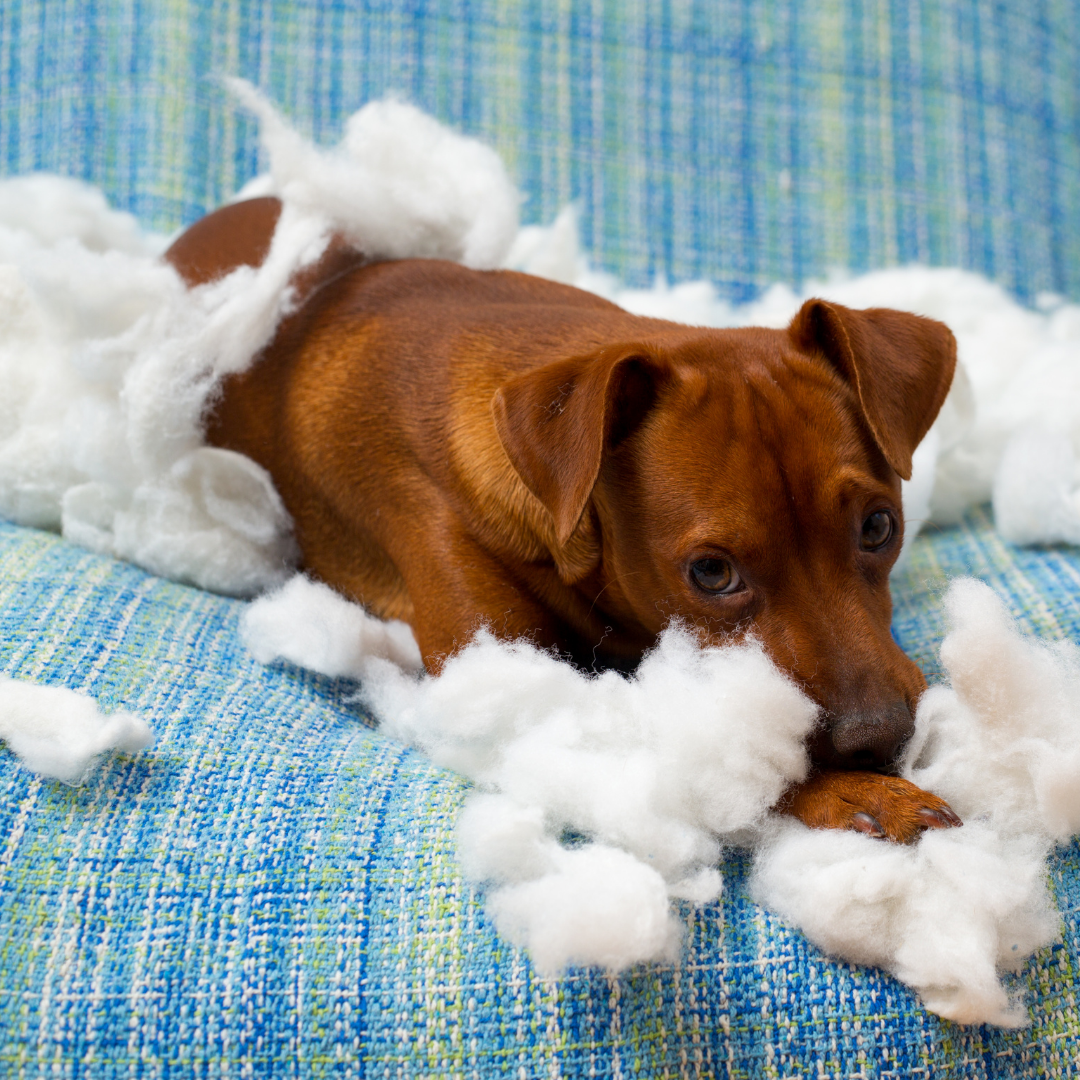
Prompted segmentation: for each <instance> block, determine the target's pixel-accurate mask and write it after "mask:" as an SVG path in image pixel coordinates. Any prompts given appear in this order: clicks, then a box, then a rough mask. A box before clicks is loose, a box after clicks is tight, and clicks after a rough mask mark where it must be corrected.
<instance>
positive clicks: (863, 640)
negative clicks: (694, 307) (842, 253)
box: [493, 300, 956, 768]
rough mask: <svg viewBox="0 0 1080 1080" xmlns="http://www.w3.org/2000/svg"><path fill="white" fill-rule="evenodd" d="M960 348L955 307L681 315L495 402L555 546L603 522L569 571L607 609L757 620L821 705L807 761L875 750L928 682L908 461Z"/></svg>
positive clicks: (637, 616) (904, 730) (870, 757)
mask: <svg viewBox="0 0 1080 1080" xmlns="http://www.w3.org/2000/svg"><path fill="white" fill-rule="evenodd" d="M955 361H956V344H955V341H954V339H953V336H952V334H951V333H950V332H949V330H948V329H947V328H946V327H945V326H943V325H942V324H941V323H937V322H933V321H931V320H929V319H924V318H920V317H918V316H915V315H909V314H905V313H903V312H899V311H892V310H888V309H873V310H867V311H852V310H850V309H847V308H844V307H841V306H840V305H838V304H829V303H825V302H824V301H820V300H810V301H808V302H807V303H806V304H804V305H803V307H802V309H801V310H800V312H799V313H798V315H797V316H796V317H795V319H794V320H793V321H792V323H791V325H790V326H789V327H788V329H787V330H786V331H777V330H765V329H756V328H751V329H738V330H691V329H686V330H678V331H676V330H674V329H672V330H671V331H669V332H660V333H658V334H657V335H656V336H655V337H653V336H651V335H650V336H648V337H646V338H645V339H644V340H641V341H635V342H632V343H623V344H617V345H611V346H608V347H605V348H603V349H601V350H599V351H598V352H596V353H594V354H592V355H590V356H584V357H574V358H570V359H566V360H561V361H558V362H555V363H552V364H548V365H546V366H544V367H542V368H539V369H536V370H533V371H531V372H528V373H526V374H523V375H520V376H517V377H516V378H514V379H513V380H511V381H510V382H509V383H508V384H507V385H505V386H504V387H503V388H502V389H501V390H500V391H499V393H498V394H497V395H496V397H495V400H494V402H493V412H494V416H495V423H496V428H497V430H498V433H499V438H500V440H501V441H502V444H503V447H504V449H505V451H506V453H507V456H508V457H509V458H510V461H511V462H512V464H513V466H514V468H515V469H516V470H517V473H518V474H519V476H520V477H521V479H522V481H523V482H524V483H525V485H526V486H527V487H528V489H529V490H530V491H531V492H532V493H533V494H534V495H535V496H536V497H537V498H538V499H539V500H540V502H541V503H542V504H543V505H544V507H546V509H547V511H548V512H549V513H550V515H551V518H552V520H553V524H554V534H555V537H556V544H557V545H568V544H570V543H571V542H572V540H573V537H574V536H575V534H576V533H580V531H581V530H582V529H586V531H589V530H591V531H592V533H593V535H595V536H596V537H597V540H596V544H595V547H596V561H595V565H594V566H593V567H592V568H580V567H579V568H578V569H577V570H575V571H574V574H573V576H574V577H575V578H576V580H577V583H578V586H579V587H580V588H581V589H583V590H587V591H590V592H594V593H596V594H597V595H596V598H595V599H596V604H597V606H598V608H599V610H601V611H602V612H603V613H604V615H605V617H606V618H607V619H608V620H609V621H613V622H614V623H615V624H616V625H617V626H618V627H620V628H622V629H623V630H627V631H630V632H631V633H638V634H639V635H641V636H646V637H647V636H651V635H655V634H657V633H659V631H660V630H661V629H662V628H663V626H664V625H665V624H666V623H667V622H668V621H669V620H670V619H672V618H673V617H678V618H681V619H683V620H684V621H686V622H688V623H690V624H691V625H693V626H696V627H698V628H699V629H700V631H701V632H702V633H703V634H704V635H706V636H707V638H708V639H709V640H711V641H716V642H724V641H731V640H732V639H737V638H738V637H739V636H742V635H745V634H747V633H752V634H754V635H756V636H757V637H758V638H759V639H760V640H761V641H762V642H763V643H764V645H765V648H766V649H767V651H768V652H769V654H770V656H771V657H772V658H773V660H774V662H775V663H777V664H778V665H779V666H780V667H781V668H783V669H785V670H786V671H788V672H789V673H790V674H791V675H792V676H793V677H794V678H795V679H796V680H797V681H798V682H799V683H800V684H801V685H802V686H803V687H804V688H805V689H806V690H807V691H808V693H809V694H810V695H811V696H812V697H813V698H814V699H815V700H816V701H817V702H818V703H819V705H820V706H821V707H822V710H823V715H824V717H825V724H824V725H823V726H822V728H821V730H820V732H819V733H818V735H817V736H816V737H815V739H814V742H813V745H812V746H811V754H812V756H813V758H814V759H815V760H816V761H817V762H819V763H820V764H827V765H834V766H849V767H860V768H880V767H886V766H888V765H889V764H890V763H891V762H892V761H893V759H894V758H895V756H896V753H897V751H898V749H899V748H900V746H901V745H902V744H903V742H904V741H905V740H906V739H907V737H908V735H909V734H910V733H911V730H912V723H913V721H912V715H913V712H914V708H915V704H916V701H917V699H918V697H919V695H920V694H921V693H922V691H923V689H924V687H925V682H924V679H923V677H922V674H921V673H920V671H919V669H918V668H917V667H916V666H915V664H913V663H912V662H911V661H910V660H909V659H908V658H907V657H906V656H905V655H904V653H903V652H902V651H901V650H900V648H899V647H898V646H897V645H896V643H895V642H894V641H893V638H892V635H891V632H890V620H891V615H892V603H891V598H890V595H889V571H890V570H891V568H892V565H893V563H894V562H895V561H896V557H897V555H898V554H899V552H900V546H901V542H902V539H903V530H904V523H903V514H902V509H901V500H900V479H901V478H904V479H907V478H909V477H910V475H911V458H912V452H913V451H914V449H915V447H916V446H917V445H918V444H919V442H920V441H921V440H922V438H923V436H924V435H925V434H926V432H927V429H928V428H929V427H930V425H931V423H932V422H933V420H934V418H935V416H936V415H937V413H938V410H939V409H940V407H941V404H942V402H943V401H944V399H945V395H946V393H947V392H948V389H949V384H950V382H951V380H952V375H953V370H954V366H955ZM564 576H565V575H564Z"/></svg>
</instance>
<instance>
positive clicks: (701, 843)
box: [244, 578, 817, 972]
mask: <svg viewBox="0 0 1080 1080" xmlns="http://www.w3.org/2000/svg"><path fill="white" fill-rule="evenodd" d="M350 608H351V609H352V612H351V614H350V612H349V610H348V609H350ZM369 621H370V617H369V616H366V615H364V614H363V613H362V612H361V611H360V610H359V609H357V608H355V607H353V606H352V605H348V604H347V603H346V602H345V601H343V600H341V599H340V598H338V597H336V596H334V594H333V593H331V592H330V591H329V590H328V589H325V587H324V586H317V585H315V584H314V583H312V582H310V581H307V580H306V579H303V578H296V579H295V580H294V581H293V582H292V583H290V585H289V586H288V587H287V588H286V589H284V590H282V591H281V592H279V593H277V594H275V595H274V596H271V597H267V598H264V599H262V600H258V601H256V602H255V603H254V604H253V605H252V606H251V609H250V611H249V614H248V615H247V617H246V618H245V620H244V635H245V641H246V643H247V645H248V648H249V649H250V650H251V651H252V653H253V654H254V655H255V656H257V657H259V658H260V659H264V660H265V659H267V658H270V657H272V656H282V657H285V658H288V659H290V660H291V661H292V662H294V663H298V664H301V665H303V666H305V667H310V668H313V669H315V670H320V671H323V672H325V673H326V674H342V673H348V674H352V675H356V676H362V677H363V680H364V681H363V683H362V686H361V689H360V695H361V698H362V700H364V701H365V702H366V703H367V704H368V705H369V706H370V707H371V708H372V709H373V711H374V712H375V713H376V715H377V716H378V717H379V719H380V721H381V724H382V727H383V729H384V730H385V731H387V732H389V733H390V734H393V735H395V736H397V737H398V738H401V739H403V740H405V741H407V742H409V743H411V744H412V745H414V746H417V747H419V748H421V749H422V750H424V752H425V753H426V754H427V755H428V756H429V757H430V758H431V759H432V760H433V761H435V762H436V763H438V764H440V765H444V766H446V767H447V768H451V769H455V770H457V771H458V772H460V773H462V774H463V775H465V776H467V777H469V778H470V779H472V780H474V781H475V782H476V783H477V784H478V785H479V787H480V789H481V793H480V794H477V795H474V796H472V797H471V798H470V799H469V800H468V802H467V803H466V807H465V810H464V812H463V814H462V818H461V822H460V825H459V850H460V854H461V858H462V862H463V865H464V866H465V868H466V870H467V872H468V873H469V874H470V876H471V877H472V878H473V879H474V880H478V881H485V882H488V883H489V890H488V904H489V910H490V912H491V914H492V916H493V918H494V919H495V921H496V924H497V925H498V926H499V927H500V929H502V930H503V931H504V932H505V933H506V934H507V935H508V936H509V937H510V938H511V939H512V940H514V941H517V942H519V943H520V944H522V945H524V946H525V947H526V948H528V949H529V951H530V953H531V954H532V955H533V957H534V959H535V960H536V962H537V963H538V964H539V965H540V967H541V968H542V969H543V970H545V971H551V972H554V971H557V970H561V969H563V968H565V967H566V966H567V965H570V964H599V965H602V966H604V967H607V968H609V969H610V970H620V969H622V968H625V967H628V966H630V965H631V964H635V963H638V962H641V961H645V960H654V961H655V960H664V959H669V958H670V957H671V955H672V949H673V948H675V945H676V944H677V943H678V941H679V940H680V938H679V920H678V918H677V915H676V914H675V913H674V912H673V911H672V909H671V904H670V901H671V899H672V898H686V899H690V900H693V901H695V902H697V903H707V902H708V901H710V900H713V899H715V898H716V896H718V895H719V893H720V889H721V885H722V882H721V878H720V873H719V871H718V870H717V869H716V863H717V861H718V859H719V856H720V850H721V842H722V839H723V838H724V837H733V836H737V835H741V834H744V833H745V832H746V830H748V829H751V828H753V827H754V826H756V825H758V824H760V823H761V822H762V821H763V820H764V817H765V814H766V812H767V811H768V808H769V807H770V806H772V805H773V804H774V803H775V802H776V800H777V799H778V798H779V797H780V795H781V794H782V793H783V791H784V790H785V789H786V788H787V787H788V786H789V785H790V784H792V783H793V782H795V781H797V780H800V779H802V778H803V777H805V775H806V770H807V758H806V750H805V745H804V744H805V739H806V735H807V733H808V732H809V730H810V729H811V728H812V726H813V725H814V723H815V721H816V716H817V708H816V706H814V705H813V704H812V703H811V702H810V701H809V699H807V698H806V697H805V695H803V694H802V693H801V692H800V691H799V690H798V689H797V688H796V687H795V685H794V684H793V683H792V682H791V681H790V680H789V679H788V678H787V677H786V676H784V675H782V674H781V673H780V672H779V671H777V669H776V668H775V667H774V666H773V665H772V663H771V662H770V661H769V659H768V657H767V656H766V655H765V653H764V651H763V650H762V648H761V647H760V645H757V644H755V643H751V644H748V645H739V646H730V647H727V648H702V647H701V646H700V644H699V642H698V640H697V638H696V637H695V636H694V635H693V634H692V633H690V632H689V631H688V630H685V629H683V628H681V627H679V626H672V627H669V629H668V630H666V631H665V632H664V634H663V635H662V636H661V638H660V640H659V642H658V643H657V646H656V648H655V649H654V650H653V651H652V652H651V653H650V654H649V655H648V656H646V657H645V659H644V660H643V661H642V663H641V665H640V666H639V668H638V670H637V672H636V673H635V674H634V675H633V676H631V677H629V678H627V677H625V676H623V675H619V674H617V673H615V672H606V673H604V674H601V675H593V674H588V673H585V672H582V671H579V670H577V669H576V668H574V667H572V666H571V665H570V664H568V663H566V662H565V661H564V660H561V659H560V658H559V657H558V656H555V655H553V654H552V653H550V652H546V651H544V650H542V649H538V648H536V647H535V646H533V645H530V644H529V643H527V642H521V641H519V642H514V643H506V642H501V641H498V640H497V639H496V638H495V637H494V636H492V635H491V634H490V633H489V632H487V631H481V632H480V633H478V634H477V635H476V637H475V639H474V640H473V641H472V642H471V643H470V644H469V645H467V646H466V647H465V648H464V649H462V650H461V651H460V652H459V653H457V654H455V655H454V656H452V657H451V658H450V659H449V660H447V662H446V664H445V665H444V667H443V670H442V673H441V674H440V675H439V677H438V678H431V677H428V676H423V677H421V678H419V679H417V678H415V677H414V676H413V675H411V674H407V673H405V672H403V671H402V670H401V669H400V668H399V667H397V666H396V665H394V664H392V663H389V662H387V659H386V658H387V657H389V656H390V655H391V648H390V647H389V646H388V644H387V642H385V641H380V640H374V639H372V638H371V637H370V636H368V635H370V633H371V629H370V626H369V625H368V623H369ZM319 627H322V628H325V631H326V632H325V634H324V633H322V632H320V630H319V629H318V628H319ZM292 628H299V629H297V630H296V632H293V629H292ZM347 628H348V629H347ZM343 630H344V631H345V632H347V633H348V634H349V648H350V649H353V650H355V651H352V652H351V653H350V654H349V656H348V657H347V658H345V659H343V657H342V654H341V653H340V652H339V651H338V646H336V645H333V644H332V643H331V640H330V639H332V638H334V637H336V635H337V634H338V633H339V632H340V631H343ZM366 642H371V644H365V643H366ZM413 648H414V649H415V646H413ZM365 649H369V650H370V651H368V652H367V653H366V655H363V654H364V652H365ZM412 656H416V654H415V653H414V654H412ZM567 833H572V834H576V835H578V836H581V837H584V838H586V840H585V842H584V843H583V844H582V845H581V846H580V847H572V848H567V847H565V846H564V845H563V844H562V843H561V840H562V838H563V837H564V836H565V835H566V834H567Z"/></svg>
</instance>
